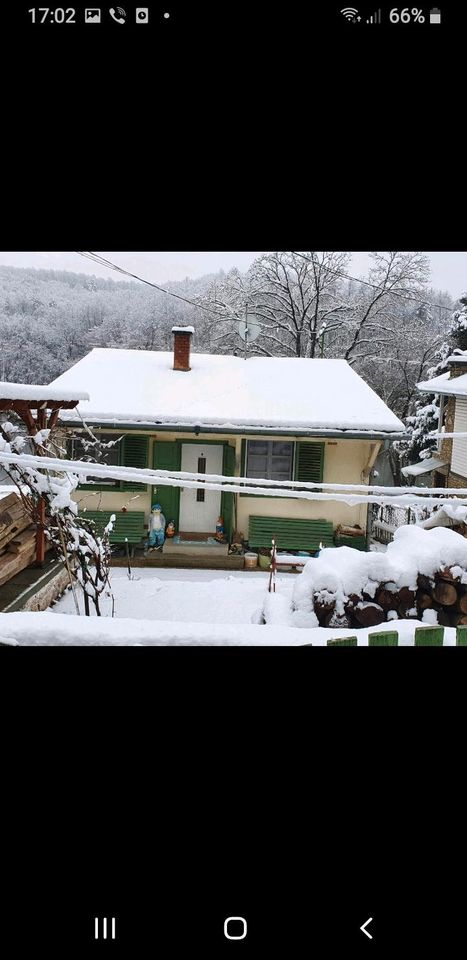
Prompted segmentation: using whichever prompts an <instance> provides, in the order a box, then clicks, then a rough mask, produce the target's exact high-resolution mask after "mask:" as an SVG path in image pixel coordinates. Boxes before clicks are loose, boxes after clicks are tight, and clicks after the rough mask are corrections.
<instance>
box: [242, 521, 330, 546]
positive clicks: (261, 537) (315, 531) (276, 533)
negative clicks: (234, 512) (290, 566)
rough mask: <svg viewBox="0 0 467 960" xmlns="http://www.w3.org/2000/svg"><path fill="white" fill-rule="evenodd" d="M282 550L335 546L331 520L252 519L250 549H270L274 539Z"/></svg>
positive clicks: (250, 522)
mask: <svg viewBox="0 0 467 960" xmlns="http://www.w3.org/2000/svg"><path fill="white" fill-rule="evenodd" d="M273 537H275V538H276V545H277V547H278V548H279V549H280V550H282V549H284V548H285V549H286V550H310V551H311V552H313V551H314V550H318V549H319V545H320V543H322V545H323V547H333V546H334V530H333V526H332V523H331V521H330V520H299V519H296V518H295V517H256V516H253V517H250V518H249V526H248V543H249V545H250V547H269V545H270V543H271V540H272V538H273Z"/></svg>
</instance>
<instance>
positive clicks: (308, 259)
mask: <svg viewBox="0 0 467 960" xmlns="http://www.w3.org/2000/svg"><path fill="white" fill-rule="evenodd" d="M76 252H77V253H78V254H79V255H80V256H81V257H85V258H86V259H87V260H92V261H93V262H94V263H98V264H99V265H100V266H105V267H109V268H110V269H111V270H115V271H116V272H117V273H121V274H123V275H124V276H126V277H131V278H132V279H133V280H139V281H140V283H145V284H147V286H149V287H154V289H155V290H159V292H160V293H165V294H166V295H167V296H169V297H175V299H176V300H182V301H183V302H184V303H188V304H189V305H190V306H191V307H196V308H197V309H198V310H204V311H205V312H206V313H210V314H212V315H214V316H216V317H220V319H221V320H229V319H232V320H241V317H235V316H232V317H231V318H229V317H226V316H225V314H223V313H219V311H218V310H215V309H214V308H213V307H206V306H204V304H202V303H196V301H195V300H190V299H189V298H188V297H182V296H181V295H180V294H178V293H173V291H172V290H166V289H165V287H161V286H159V284H157V283H153V282H152V281H151V280H145V279H144V277H140V276H138V274H136V273H131V272H130V271H129V270H125V269H124V268H123V267H119V266H118V265H117V264H116V263H113V262H112V261H111V260H107V259H106V258H105V257H101V256H100V255H99V254H96V253H93V252H92V251H83V250H77V251H76ZM291 252H292V253H294V255H295V256H297V257H302V259H303V260H306V262H307V263H314V264H315V265H317V266H321V264H319V262H317V261H316V260H315V259H314V258H313V257H308V256H306V255H305V254H303V253H299V252H298V251H293V250H292V251H291ZM325 269H326V271H327V272H328V273H332V274H333V275H334V276H336V277H340V278H341V279H342V280H351V281H353V282H354V283H361V284H364V285H365V286H367V287H371V288H372V289H373V290H378V291H379V292H380V293H384V292H387V293H390V294H391V295H392V296H393V297H399V299H400V300H406V301H409V302H411V303H418V304H420V305H421V306H423V307H426V306H430V307H438V308H439V309H440V310H446V311H447V312H448V313H452V307H446V306H445V304H442V303H434V302H433V301H432V300H422V299H420V298H419V297H410V296H406V295H404V294H402V293H397V292H396V291H394V290H388V291H384V290H383V289H382V288H381V287H379V286H378V285H377V284H375V283H371V282H370V281H369V280H362V279H360V278H359V277H352V276H351V275H350V274H348V273H343V272H342V271H340V270H333V269H332V268H331V267H326V268H325ZM256 292H257V291H256V290H255V291H253V293H256ZM262 326H265V327H266V328H267V329H269V327H268V326H267V324H262Z"/></svg>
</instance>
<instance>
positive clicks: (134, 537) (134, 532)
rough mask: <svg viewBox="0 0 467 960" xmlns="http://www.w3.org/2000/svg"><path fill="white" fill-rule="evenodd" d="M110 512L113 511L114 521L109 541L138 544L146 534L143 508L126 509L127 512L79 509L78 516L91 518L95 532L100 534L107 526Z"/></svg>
mask: <svg viewBox="0 0 467 960" xmlns="http://www.w3.org/2000/svg"><path fill="white" fill-rule="evenodd" d="M112 513H115V523H114V525H113V530H112V532H111V534H110V537H109V540H110V543H125V540H128V543H129V544H131V545H132V546H134V547H135V546H138V545H139V544H140V543H141V541H142V539H143V537H144V536H145V534H146V530H145V526H144V511H143V510H128V512H127V513H121V512H119V511H117V510H115V511H112V510H80V511H79V515H80V517H84V518H85V519H86V520H93V521H94V523H95V524H96V530H97V533H98V534H100V535H102V533H103V530H104V527H105V526H107V524H108V522H109V520H110V518H111V516H112Z"/></svg>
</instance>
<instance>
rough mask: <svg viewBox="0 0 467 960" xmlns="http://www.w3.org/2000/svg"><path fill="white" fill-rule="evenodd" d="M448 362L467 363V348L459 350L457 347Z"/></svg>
mask: <svg viewBox="0 0 467 960" xmlns="http://www.w3.org/2000/svg"><path fill="white" fill-rule="evenodd" d="M447 362H448V363H459V364H463V363H467V350H459V348H457V347H456V349H455V350H453V352H452V354H451V356H450V357H448V359H447Z"/></svg>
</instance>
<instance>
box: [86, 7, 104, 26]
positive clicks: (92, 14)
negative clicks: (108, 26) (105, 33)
mask: <svg viewBox="0 0 467 960" xmlns="http://www.w3.org/2000/svg"><path fill="white" fill-rule="evenodd" d="M84 22H85V23H100V22H101V11H100V9H99V8H98V7H88V9H87V10H85V11H84Z"/></svg>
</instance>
